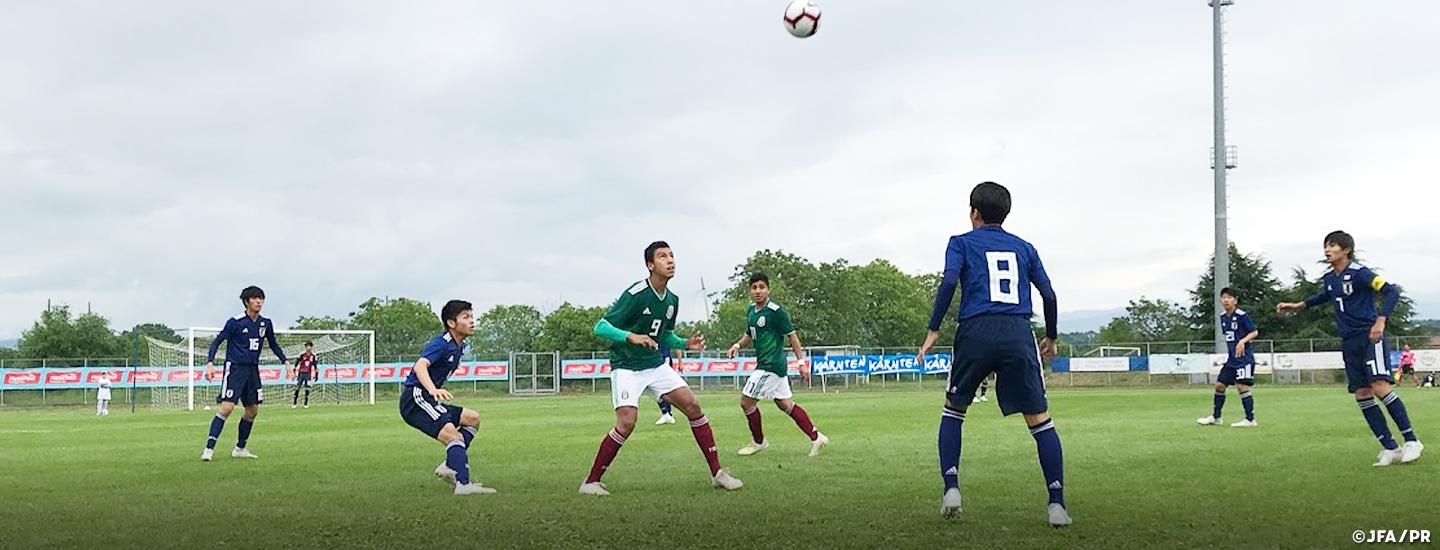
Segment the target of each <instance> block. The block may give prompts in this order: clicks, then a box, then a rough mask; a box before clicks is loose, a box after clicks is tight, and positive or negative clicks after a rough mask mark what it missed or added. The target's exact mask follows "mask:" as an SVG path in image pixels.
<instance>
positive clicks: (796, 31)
mask: <svg viewBox="0 0 1440 550" xmlns="http://www.w3.org/2000/svg"><path fill="white" fill-rule="evenodd" d="M785 30H787V31H790V34H792V35H795V37H796V38H809V37H810V36H813V35H814V34H815V31H817V30H820V4H817V3H815V0H794V1H792V2H790V5H788V6H785Z"/></svg>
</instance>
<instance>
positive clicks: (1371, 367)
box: [1340, 335, 1395, 393]
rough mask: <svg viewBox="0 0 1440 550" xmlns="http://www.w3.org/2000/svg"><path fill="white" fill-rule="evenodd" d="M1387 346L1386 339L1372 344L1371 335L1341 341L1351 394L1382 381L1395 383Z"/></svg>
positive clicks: (1341, 351) (1346, 376)
mask: <svg viewBox="0 0 1440 550" xmlns="http://www.w3.org/2000/svg"><path fill="white" fill-rule="evenodd" d="M1387 344H1388V342H1386V341H1385V339H1384V338H1381V339H1380V341H1379V342H1374V343H1371V342H1370V336H1369V335H1361V336H1356V337H1351V338H1346V339H1344V340H1343V341H1341V343H1340V353H1341V355H1343V356H1344V357H1345V379H1346V381H1348V382H1349V383H1350V384H1349V387H1350V393H1355V390H1358V389H1360V388H1368V387H1370V384H1371V383H1374V382H1379V381H1381V380H1384V381H1386V382H1389V383H1391V384H1394V383H1395V377H1393V376H1391V375H1390V357H1389V355H1390V354H1388V353H1386V351H1385V350H1387V349H1389V348H1390V346H1389V345H1387Z"/></svg>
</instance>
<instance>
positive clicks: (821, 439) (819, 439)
mask: <svg viewBox="0 0 1440 550" xmlns="http://www.w3.org/2000/svg"><path fill="white" fill-rule="evenodd" d="M829 444H830V438H828V437H825V434H822V433H820V432H815V441H811V442H810V456H816V455H818V454H820V449H824V448H825V446H826V445H829Z"/></svg>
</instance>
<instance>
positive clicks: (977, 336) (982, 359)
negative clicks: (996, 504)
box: [936, 321, 993, 517]
mask: <svg viewBox="0 0 1440 550" xmlns="http://www.w3.org/2000/svg"><path fill="white" fill-rule="evenodd" d="M975 325H977V323H976V322H974V321H969V322H962V323H961V324H960V326H958V327H956V328H955V353H954V354H952V356H951V359H950V375H949V377H948V379H947V381H946V385H945V388H946V389H945V405H944V407H943V408H942V409H941V410H940V430H939V434H938V435H936V448H937V450H938V451H939V457H940V460H939V462H940V478H941V481H942V482H944V492H943V496H942V497H941V499H940V514H941V515H942V516H945V517H955V516H956V515H959V514H960V508H961V507H960V502H961V499H960V455H961V450H962V446H961V442H962V437H961V435H962V432H963V427H964V423H965V412H966V409H967V408H968V407H969V406H970V404H971V403H973V402H974V399H975V389H976V388H978V387H979V386H980V383H981V382H982V381H984V380H985V378H986V377H987V376H989V375H990V371H991V367H990V360H991V357H990V354H991V352H992V351H993V349H992V346H990V345H989V342H988V340H986V338H985V337H986V336H987V334H985V333H984V331H982V330H980V329H981V328H983V327H976V326H975Z"/></svg>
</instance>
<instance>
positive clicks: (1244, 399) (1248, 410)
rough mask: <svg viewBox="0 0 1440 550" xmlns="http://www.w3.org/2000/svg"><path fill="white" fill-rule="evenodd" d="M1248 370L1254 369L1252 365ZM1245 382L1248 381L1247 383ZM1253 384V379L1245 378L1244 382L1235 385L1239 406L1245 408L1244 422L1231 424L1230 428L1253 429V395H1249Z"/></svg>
mask: <svg viewBox="0 0 1440 550" xmlns="http://www.w3.org/2000/svg"><path fill="white" fill-rule="evenodd" d="M1250 368H1252V369H1253V368H1255V367H1254V366H1253V365H1252V366H1251V367H1250ZM1247 374H1248V373H1247ZM1251 376H1252V377H1253V376H1254V375H1253V374H1252V375H1251ZM1247 380H1248V382H1247ZM1254 383H1255V379H1254V378H1247V379H1244V380H1240V381H1239V383H1238V384H1236V385H1235V389H1237V390H1239V391H1240V405H1241V406H1243V407H1244V408H1245V421H1244V422H1236V423H1234V424H1231V426H1235V427H1254V426H1255V396H1254V395H1251V393H1250V388H1252V387H1254V386H1253V384H1254Z"/></svg>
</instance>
